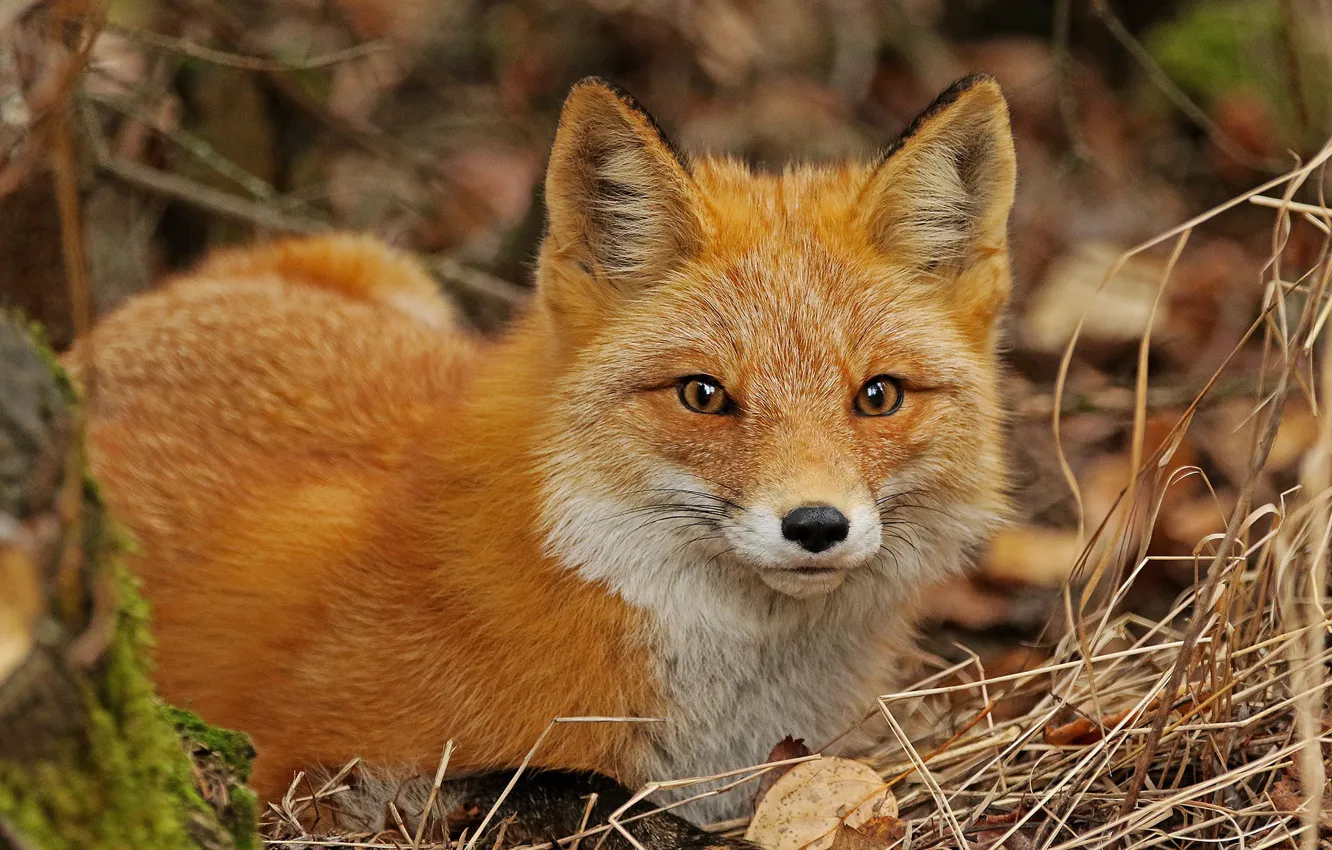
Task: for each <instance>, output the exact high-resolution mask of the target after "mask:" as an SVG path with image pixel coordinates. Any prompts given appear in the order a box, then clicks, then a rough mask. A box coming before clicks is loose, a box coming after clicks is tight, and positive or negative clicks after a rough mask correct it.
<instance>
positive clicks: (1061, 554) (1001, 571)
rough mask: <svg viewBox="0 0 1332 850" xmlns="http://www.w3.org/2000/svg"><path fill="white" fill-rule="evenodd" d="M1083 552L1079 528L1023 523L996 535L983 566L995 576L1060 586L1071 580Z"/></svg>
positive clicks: (992, 576)
mask: <svg viewBox="0 0 1332 850" xmlns="http://www.w3.org/2000/svg"><path fill="white" fill-rule="evenodd" d="M1081 553H1082V544H1081V543H1080V542H1079V541H1078V534H1077V532H1076V531H1073V530H1071V529H1064V528H1045V527H1042V526H1037V525H1021V526H1017V527H1015V528H1005V529H1003V530H1002V531H1000V532H999V533H998V534H996V535H995V536H994V539H993V540H991V541H990V546H989V549H987V550H986V553H985V557H984V559H983V560H982V562H981V565H982V569H983V570H984V571H985V575H986V576H988V577H989V578H992V579H998V580H1001V581H1016V582H1023V583H1025V584H1041V585H1057V584H1062V583H1063V582H1064V581H1065V580H1067V579H1068V576H1069V573H1071V572H1072V571H1073V567H1074V565H1076V564H1077V562H1078V555H1080V554H1081Z"/></svg>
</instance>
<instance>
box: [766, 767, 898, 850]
mask: <svg viewBox="0 0 1332 850" xmlns="http://www.w3.org/2000/svg"><path fill="white" fill-rule="evenodd" d="M896 816H897V800H896V799H894V798H893V795H892V792H891V791H889V790H888V787H887V785H885V784H884V781H883V780H882V779H881V778H879V775H878V774H877V773H875V772H874V770H873V769H872V768H870V767H869V766H868V765H866V764H864V763H862V762H858V761H852V760H851V759H840V758H823V759H819V760H818V761H808V762H803V763H801V764H798V765H796V766H795V767H793V768H791V770H790V771H788V772H787V774H786V775H785V776H783V777H782V778H781V779H780V780H778V781H777V783H776V784H775V785H773V787H772V789H771V790H770V791H768V793H767V795H765V796H764V798H763V799H762V801H760V802H759V805H758V807H757V809H756V810H755V811H754V818H753V820H751V821H750V823H749V829H748V830H746V832H745V838H746V839H747V840H749V841H753V842H755V843H757V844H759V845H761V846H762V847H764V848H767V850H831V849H832V847H833V846H834V842H836V841H837V839H838V836H839V830H840V829H841V828H842V827H853V828H854V827H859V826H862V825H864V824H865V823H867V822H869V821H872V820H875V819H878V818H885V817H896ZM855 839H856V836H849V837H845V838H844V839H843V841H851V840H855ZM866 840H873V839H871V838H868V837H867V838H866ZM844 846H845V845H844ZM857 846H858V847H864V846H865V845H857Z"/></svg>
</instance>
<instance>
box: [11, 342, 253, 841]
mask: <svg viewBox="0 0 1332 850" xmlns="http://www.w3.org/2000/svg"><path fill="white" fill-rule="evenodd" d="M78 422H79V414H78V405H77V402H76V400H75V394H74V392H73V389H72V387H71V386H70V384H69V382H68V379H67V378H66V377H65V375H64V372H63V371H62V370H61V369H60V367H59V365H58V363H57V362H56V361H55V359H54V357H53V356H52V355H51V354H50V352H49V350H47V349H46V348H45V347H44V346H43V345H41V344H40V343H39V342H37V341H36V340H35V339H34V337H33V335H32V334H31V333H30V332H29V330H28V329H26V328H24V327H23V326H22V325H21V324H20V323H18V322H16V321H14V320H13V319H11V318H8V317H4V316H0V850H5V848H9V847H13V848H21V849H22V850H27V848H41V850H46V848H66V847H68V848H103V847H105V848H111V847H114V848H127V847H136V848H137V847H152V848H177V847H179V848H232V847H236V848H244V847H257V846H258V839H257V837H256V834H255V815H256V804H255V799H254V796H253V794H251V793H250V792H249V791H248V790H247V789H245V788H244V786H243V784H242V783H243V781H244V777H245V771H246V770H247V767H248V765H247V764H246V763H245V762H246V758H245V756H244V754H245V752H246V751H247V750H248V744H247V743H246V742H245V740H244V739H243V738H242V737H241V736H235V735H232V734H231V733H227V732H223V731H220V730H213V729H209V728H208V727H206V726H204V725H203V724H201V723H199V722H198V721H197V718H193V717H191V716H189V715H187V714H185V713H182V712H175V711H173V710H170V709H168V708H167V707H166V706H164V705H163V704H162V703H161V701H160V700H159V699H158V698H157V696H156V695H155V693H154V692H153V687H152V683H151V680H150V678H149V674H148V671H149V667H148V650H149V648H150V641H149V637H148V629H147V609H146V606H145V604H144V602H143V600H142V599H141V598H140V597H139V595H138V594H137V592H136V591H135V588H134V584H133V581H132V580H131V579H130V578H129V576H128V574H127V573H126V572H125V571H124V570H123V568H122V567H121V565H120V563H119V555H120V553H121V552H122V550H123V538H122V537H121V536H120V535H119V534H118V532H117V531H116V529H115V527H114V525H113V524H112V522H111V519H110V517H109V516H108V515H107V513H106V510H105V507H104V506H103V504H102V501H101V499H100V497H99V495H98V492H97V488H96V485H95V482H93V481H91V480H90V479H89V478H88V477H87V475H86V474H85V467H84V464H83V454H82V444H81V437H80V433H79V428H78ZM182 736H183V737H182ZM191 756H193V757H194V760H193V761H192V759H191Z"/></svg>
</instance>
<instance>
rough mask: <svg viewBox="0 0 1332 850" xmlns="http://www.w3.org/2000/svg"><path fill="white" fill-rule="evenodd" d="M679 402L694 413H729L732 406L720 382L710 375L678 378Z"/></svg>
mask: <svg viewBox="0 0 1332 850" xmlns="http://www.w3.org/2000/svg"><path fill="white" fill-rule="evenodd" d="M680 403H681V404H683V405H684V406H685V407H687V408H689V409H690V410H692V411H694V412H695V413H710V414H714V415H718V414H725V413H730V412H731V409H732V408H733V407H734V405H732V403H731V397H730V396H728V395H727V394H726V390H724V389H722V385H721V382H720V381H718V380H717V379H716V378H714V377H712V376H710V375H690V376H689V377H687V378H681V379H680Z"/></svg>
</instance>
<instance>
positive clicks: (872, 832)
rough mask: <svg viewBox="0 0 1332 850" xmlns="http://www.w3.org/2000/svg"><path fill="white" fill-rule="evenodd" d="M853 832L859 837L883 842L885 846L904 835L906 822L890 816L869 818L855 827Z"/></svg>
mask: <svg viewBox="0 0 1332 850" xmlns="http://www.w3.org/2000/svg"><path fill="white" fill-rule="evenodd" d="M855 830H856V832H859V833H860V834H861V835H866V836H869V837H870V838H872V839H875V840H877V841H883V842H884V843H886V844H892V843H893V842H894V841H897V840H899V839H900V838H902V837H903V836H904V835H906V821H904V820H902V819H901V818H897V817H890V816H884V817H881V818H871V819H869V820H867V821H865V822H864V823H862V824H861V825H860V826H858V827H855Z"/></svg>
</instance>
